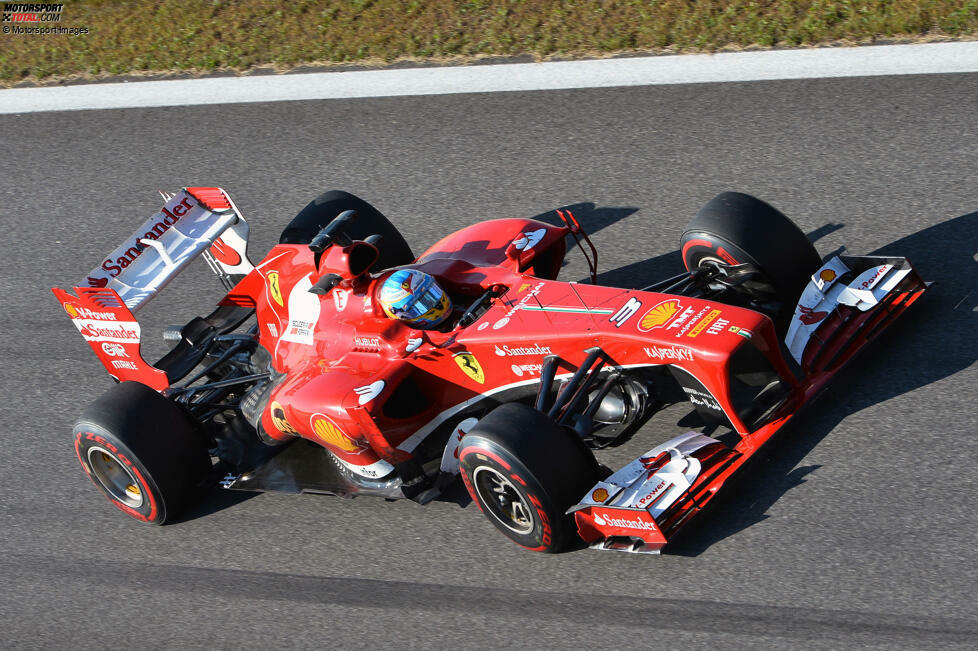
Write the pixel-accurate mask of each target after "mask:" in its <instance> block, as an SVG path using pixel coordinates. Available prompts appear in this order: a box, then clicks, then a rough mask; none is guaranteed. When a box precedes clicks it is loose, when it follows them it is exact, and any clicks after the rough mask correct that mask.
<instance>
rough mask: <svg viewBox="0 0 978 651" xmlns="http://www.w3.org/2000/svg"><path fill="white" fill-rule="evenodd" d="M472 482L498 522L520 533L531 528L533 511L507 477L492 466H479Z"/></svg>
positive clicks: (527, 531)
mask: <svg viewBox="0 0 978 651" xmlns="http://www.w3.org/2000/svg"><path fill="white" fill-rule="evenodd" d="M472 483H473V484H474V485H475V490H476V492H477V493H478V494H479V498H480V499H481V500H482V504H483V505H484V506H485V507H486V508H487V509H488V510H489V512H490V513H491V514H492V516H493V517H494V518H496V520H498V521H499V522H500V524H502V525H503V526H504V527H506V528H507V529H509V530H510V531H512V532H514V533H517V534H521V535H522V534H527V533H530V531H532V530H533V516H532V513H533V511H532V509H531V507H530V505H529V504H528V503H527V501H526V500H524V499H523V495H522V493H520V491H518V490H517V489H516V486H514V485H513V483H512V482H510V481H509V479H507V478H506V477H505V476H503V475H502V474H501V473H499V472H498V471H497V470H495V469H494V468H490V467H488V466H479V467H478V468H476V469H475V473H473V475H472Z"/></svg>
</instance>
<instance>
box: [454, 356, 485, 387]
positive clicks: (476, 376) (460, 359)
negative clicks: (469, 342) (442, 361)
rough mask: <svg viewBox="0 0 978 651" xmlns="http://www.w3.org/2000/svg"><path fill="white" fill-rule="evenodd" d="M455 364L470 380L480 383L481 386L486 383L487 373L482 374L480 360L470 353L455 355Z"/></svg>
mask: <svg viewBox="0 0 978 651" xmlns="http://www.w3.org/2000/svg"><path fill="white" fill-rule="evenodd" d="M455 363H456V364H458V367H459V368H460V369H462V371H463V372H464V373H465V374H466V375H468V376H469V377H470V378H472V379H473V380H475V381H476V382H478V383H479V384H485V383H486V376H485V373H483V372H482V367H481V366H480V365H479V360H477V359H476V358H475V355H473V354H472V353H470V352H467V351H466V352H463V353H455Z"/></svg>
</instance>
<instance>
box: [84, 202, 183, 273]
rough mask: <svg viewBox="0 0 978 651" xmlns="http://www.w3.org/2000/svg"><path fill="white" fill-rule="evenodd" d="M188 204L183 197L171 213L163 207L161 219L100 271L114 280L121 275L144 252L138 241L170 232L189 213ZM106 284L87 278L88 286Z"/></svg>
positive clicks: (107, 262) (143, 246)
mask: <svg viewBox="0 0 978 651" xmlns="http://www.w3.org/2000/svg"><path fill="white" fill-rule="evenodd" d="M190 202H191V198H190V197H184V199H183V201H181V202H180V203H178V204H176V205H175V206H174V207H173V210H172V211H171V210H170V209H168V208H167V207H166V206H164V207H163V210H162V211H161V213H160V214H162V215H163V217H162V219H160V221H158V222H156V223H154V224H153V225H152V226H150V229H149V230H148V231H147V232H146V233H144V234H143V235H142V237H140V236H137V237H136V241H135V242H134V243H133V245H132V246H130V247H129V248H128V249H126V250H125V251H124V252H123V253H122V255H120V256H119V257H118V258H116V259H115V260H113V259H112V258H106V259H105V260H104V261H103V262H102V265H101V267H102V270H103V271H106V272H108V274H109V276H111V277H112V278H115V277H116V276H118V275H119V274H120V273H122V270H123V269H125V268H126V267H128V266H129V265H131V264H132V263H133V262H135V261H136V258H138V257H139V256H141V255H142V254H143V251H145V250H146V248H147V245H145V244H143V243H142V242H140V241H139V240H142V239H149V240H158V239H159V238H160V237H161V236H162V235H163V233H165V232H167V231H168V230H170V227H171V226H173V225H174V224H176V223H177V222H178V221H180V218H181V217H183V216H184V215H186V214H187V213H188V212H190V210H191V209H192V208H193V204H191V203H190ZM107 283H108V279H106V278H92V277H91V276H89V278H88V284H89V285H91V286H92V287H105V285H106V284H107Z"/></svg>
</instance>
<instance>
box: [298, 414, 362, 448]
mask: <svg viewBox="0 0 978 651" xmlns="http://www.w3.org/2000/svg"><path fill="white" fill-rule="evenodd" d="M310 424H311V425H312V431H313V433H314V434H315V435H316V436H317V437H319V440H321V441H322V442H323V443H325V444H326V445H330V446H333V447H334V448H339V449H340V450H343V451H344V452H356V451H357V450H359V449H360V446H359V445H357V443H356V441H354V440H352V439H351V438H350V437H349V436H347V435H346V433H345V432H343V430H341V429H340V428H339V427H337V425H336V423H334V422H333V421H331V420H330V419H329V418H327V417H326V416H324V415H322V414H314V415H313V417H312V418H311V419H310Z"/></svg>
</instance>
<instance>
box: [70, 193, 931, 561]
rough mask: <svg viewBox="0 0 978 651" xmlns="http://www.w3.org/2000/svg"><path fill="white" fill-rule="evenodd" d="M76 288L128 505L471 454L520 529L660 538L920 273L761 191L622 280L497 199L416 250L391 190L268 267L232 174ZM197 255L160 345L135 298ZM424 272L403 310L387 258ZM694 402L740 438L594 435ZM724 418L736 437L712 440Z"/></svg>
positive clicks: (317, 203)
mask: <svg viewBox="0 0 978 651" xmlns="http://www.w3.org/2000/svg"><path fill="white" fill-rule="evenodd" d="M165 198H166V203H165V205H164V207H163V209H162V211H161V212H160V213H158V214H156V215H155V216H153V217H152V218H150V219H149V220H148V221H147V222H146V223H145V224H144V225H143V226H142V227H141V228H139V229H138V230H137V231H136V233H135V234H134V236H133V237H132V238H131V239H130V240H128V241H126V242H124V243H123V244H122V245H121V246H120V247H119V248H118V249H117V250H116V251H114V252H113V253H112V254H111V255H109V256H107V257H106V258H105V260H104V261H103V262H102V263H100V264H99V265H98V266H97V267H96V268H95V269H94V270H93V271H92V272H91V273H90V274H89V276H88V278H87V279H86V280H85V281H84V282H83V283H81V286H79V287H75V288H74V291H75V294H76V295H72V294H71V293H69V292H66V291H62V290H59V289H55V290H54V293H55V295H56V296H57V298H58V300H59V301H60V302H61V304H62V306H63V307H64V310H65V311H66V312H67V313H68V315H69V316H70V317H71V319H72V322H73V323H74V324H75V326H76V327H77V328H78V330H79V331H80V332H81V334H82V336H83V337H84V338H85V340H86V341H88V342H89V344H90V345H91V347H92V349H93V350H94V351H95V353H96V355H98V357H99V358H100V359H101V360H102V362H103V363H104V364H105V367H106V368H107V369H108V371H109V374H110V375H112V376H113V377H114V378H115V379H116V380H117V381H119V382H120V383H119V384H118V385H116V386H114V387H113V388H111V389H110V390H109V391H107V392H106V393H105V394H104V395H103V396H102V397H101V398H99V399H98V400H97V401H95V402H94V403H93V404H92V405H91V406H89V407H88V408H87V409H86V410H85V411H84V412H83V413H82V415H81V417H80V419H79V420H78V422H77V423H76V424H75V429H74V441H75V449H76V451H77V454H78V460H79V461H80V462H81V465H82V467H83V468H84V469H85V472H87V473H88V474H89V476H90V477H91V479H92V480H93V482H94V483H95V485H96V486H98V487H99V488H100V489H101V490H102V491H103V492H104V493H105V494H106V495H107V496H108V498H109V499H110V500H111V501H112V503H113V504H114V505H115V506H117V507H118V508H120V509H121V510H123V511H125V512H126V513H128V514H129V515H131V516H133V517H135V518H138V519H140V520H144V521H147V522H155V523H163V522H165V521H167V520H170V519H172V518H173V517H174V516H175V515H176V514H177V513H178V512H179V510H180V509H181V508H183V507H185V506H187V504H188V502H189V501H190V500H191V499H192V498H193V497H194V495H195V494H196V492H197V489H199V488H200V487H201V486H204V485H207V484H208V483H210V484H216V483H220V484H221V485H223V486H224V487H225V488H231V489H241V490H284V491H292V492H319V493H329V494H341V495H352V494H360V495H379V496H383V497H386V498H402V497H407V498H410V499H413V500H416V501H418V502H422V503H423V502H427V501H429V500H431V499H432V498H434V497H436V496H437V495H438V494H439V493H440V492H441V491H442V490H443V489H445V488H446V487H447V486H448V485H449V484H450V483H451V482H453V481H455V480H456V477H457V476H458V475H459V474H461V476H462V479H463V481H464V483H465V486H466V488H467V489H468V491H469V493H470V494H471V495H472V499H473V500H475V502H476V503H477V504H478V505H479V507H480V508H481V509H482V511H483V512H484V513H485V514H486V516H487V517H488V519H489V520H490V521H491V522H492V523H493V524H494V525H495V526H496V527H497V528H498V529H499V530H500V531H502V532H503V533H504V534H505V535H506V536H508V537H509V538H511V539H512V540H514V541H515V542H517V543H519V544H520V545H523V546H524V547H527V548H529V549H532V550H537V551H555V550H558V549H560V548H562V547H564V546H565V545H567V543H569V542H570V541H572V540H575V539H578V538H581V539H583V540H584V541H585V542H587V543H590V544H591V546H592V547H599V548H604V549H622V550H627V551H641V552H657V551H659V550H660V549H661V548H662V547H663V546H664V545H666V544H667V542H668V541H669V540H670V539H671V538H672V537H673V536H674V534H675V533H676V532H677V531H678V530H679V529H680V528H681V527H682V526H683V525H684V524H685V523H687V522H689V520H690V518H691V516H693V515H694V514H696V513H697V512H699V511H700V510H701V509H702V508H703V507H704V506H705V505H706V504H708V503H709V502H710V500H711V499H713V497H714V496H715V495H716V493H717V492H718V491H719V489H720V488H721V487H722V486H723V485H724V483H725V482H726V481H727V480H728V479H729V478H730V477H731V476H732V475H733V474H734V473H736V472H737V471H738V469H740V468H741V467H742V466H743V465H744V463H745V462H746V461H747V460H748V459H750V458H751V457H752V456H753V455H754V454H755V453H756V452H757V451H758V450H759V449H760V447H761V446H762V445H763V444H764V443H765V442H767V441H768V440H769V439H770V438H771V437H772V436H773V435H774V434H775V433H776V432H777V431H778V430H779V429H781V427H783V426H784V425H785V423H787V422H788V420H790V419H791V417H792V416H794V415H795V414H796V413H798V411H799V410H800V409H801V408H802V407H803V406H805V404H806V403H808V402H809V401H811V400H812V398H813V397H814V396H815V395H816V394H818V393H819V391H821V389H822V388H823V387H825V385H826V383H827V382H828V381H829V380H830V379H831V378H832V377H833V376H834V375H835V374H836V373H837V372H838V371H839V369H840V368H841V367H842V366H843V365H844V364H845V363H846V362H847V361H848V360H849V359H851V358H852V357H853V355H855V354H856V353H857V352H858V351H859V350H860V349H861V348H863V346H865V345H866V343H867V342H869V341H870V340H872V339H873V338H875V337H876V336H877V335H878V334H879V333H880V332H881V331H882V330H883V329H885V328H886V327H887V326H888V325H889V324H890V323H891V322H892V321H893V320H894V319H895V318H896V317H897V316H898V315H900V314H901V313H902V312H903V311H904V310H905V309H906V308H907V307H908V306H909V305H910V304H911V303H913V302H914V301H915V300H916V299H917V298H918V297H919V296H920V295H921V293H922V292H923V291H924V290H925V289H926V284H925V283H924V282H922V281H921V279H920V277H919V276H918V274H917V273H916V271H915V270H914V269H913V268H912V267H911V265H910V263H909V262H907V260H906V259H904V258H893V257H887V258H881V257H847V256H834V257H831V258H830V259H828V260H826V261H824V262H823V261H822V260H821V258H820V257H819V256H818V254H817V253H816V252H815V249H814V248H813V247H812V245H811V244H810V243H809V241H808V239H807V238H806V237H805V235H804V234H803V233H802V232H801V231H800V230H799V229H798V228H797V227H796V226H795V225H794V224H792V223H791V222H790V221H789V220H788V219H787V218H786V217H785V216H784V215H782V214H781V213H780V212H778V211H777V210H775V209H774V208H772V207H771V206H769V205H767V204H766V203H764V202H762V201H760V200H758V199H755V198H753V197H750V196H747V195H744V194H738V193H724V194H721V195H719V196H717V197H716V198H714V199H713V200H711V201H710V202H709V203H708V204H707V205H706V206H705V207H704V208H703V209H702V210H701V211H700V212H699V213H698V214H697V215H696V217H695V218H694V219H693V221H692V222H691V224H690V225H689V227H688V229H687V230H686V232H685V233H684V234H683V235H682V238H681V250H682V258H683V261H684V263H685V266H686V271H684V272H683V273H680V274H678V275H676V276H675V277H672V278H668V279H666V280H663V281H661V282H658V283H656V284H654V285H652V286H649V287H643V288H636V289H623V288H618V287H602V286H598V285H596V284H578V283H573V282H564V281H559V280H557V272H558V270H559V268H560V266H561V263H562V260H563V258H564V254H565V246H566V242H567V241H568V240H572V241H576V243H577V245H578V246H580V247H581V250H582V251H583V252H584V255H585V257H586V258H587V260H588V263H589V266H590V269H591V276H592V281H593V280H594V279H595V276H596V271H595V270H596V258H597V255H596V252H595V250H594V247H593V246H592V245H591V242H590V240H589V239H588V237H587V235H586V234H585V233H584V232H583V230H582V228H581V226H580V224H579V223H578V221H577V220H576V219H575V217H574V216H573V215H572V214H571V213H570V212H568V211H557V212H558V214H559V216H560V217H561V219H562V220H563V225H562V226H554V225H551V224H547V223H543V222H539V221H534V220H530V219H499V220H493V221H486V222H482V223H479V224H474V225H472V226H469V227H466V228H463V229H462V230H460V231H458V232H456V233H453V234H451V235H449V236H447V237H445V238H444V239H442V240H441V241H439V242H437V243H435V244H434V245H433V246H432V247H431V248H429V249H428V250H427V251H425V252H424V253H423V254H421V255H420V256H418V257H415V255H414V254H413V253H412V252H411V250H410V248H409V247H408V245H407V243H406V242H405V240H404V238H403V237H402V236H401V235H400V234H399V233H398V231H397V230H396V229H395V228H394V226H392V224H391V223H390V222H389V221H388V220H387V219H386V218H385V217H384V216H383V215H381V213H379V212H378V211H377V210H376V209H375V208H373V207H372V206H370V205H369V204H367V203H366V202H364V201H363V200H361V199H359V198H357V197H355V196H353V195H350V194H347V193H345V192H339V191H331V192H327V193H326V194H323V195H322V196H320V197H318V198H317V199H316V200H314V201H313V202H311V203H310V204H309V205H308V206H306V208H304V209H303V210H302V211H301V212H300V213H299V214H298V216H296V217H295V219H293V220H292V222H291V223H290V224H289V225H288V226H287V227H286V229H285V230H284V232H283V233H282V236H281V238H280V242H281V244H279V245H277V246H275V247H274V248H272V250H271V251H269V253H268V254H267V255H266V256H265V257H264V258H263V259H262V260H261V262H260V263H259V264H257V265H254V264H253V263H252V262H251V261H250V260H249V257H248V253H247V250H246V249H247V238H248V225H247V223H246V222H245V221H244V219H243V218H242V217H241V215H240V213H239V211H238V210H237V208H236V207H235V206H234V204H233V203H232V202H231V199H230V198H229V197H228V195H227V194H226V193H225V192H224V191H223V190H221V189H219V188H186V189H184V190H182V191H180V192H179V193H177V194H176V195H173V196H166V197H165ZM198 255H201V256H203V257H204V258H205V260H206V261H207V262H208V264H209V266H210V267H211V269H212V270H213V271H214V272H215V274H216V275H217V276H218V277H219V279H220V280H221V281H222V282H223V283H224V285H225V286H226V288H227V294H226V296H225V297H224V298H223V299H222V300H221V301H220V303H219V306H218V307H217V308H216V309H215V310H214V311H213V313H211V314H210V315H209V316H206V317H197V318H194V319H193V320H191V321H190V322H189V323H187V324H186V325H184V326H182V327H169V328H167V329H166V330H165V332H164V338H165V339H167V340H168V341H169V342H170V343H171V345H172V348H171V350H170V352H169V353H168V354H166V355H165V356H164V357H163V358H162V359H160V360H159V361H157V362H156V363H155V364H150V363H148V362H147V361H145V360H144V359H143V357H142V355H141V354H140V341H141V337H142V333H141V331H140V326H139V323H138V322H137V321H136V319H135V317H134V316H133V313H134V312H136V311H137V310H138V309H139V308H140V307H141V306H143V305H144V304H145V303H146V301H148V300H149V299H150V298H152V297H153V296H154V295H155V294H156V293H157V292H158V291H159V290H160V289H162V288H163V286H164V285H165V284H166V283H167V281H168V280H169V279H170V278H172V277H173V276H174V275H175V274H176V273H178V272H179V271H180V270H181V269H182V268H183V267H185V266H186V265H187V264H188V262H190V261H191V260H192V259H194V258H195V257H197V256H198ZM399 269H416V270H421V271H424V272H426V273H427V274H430V276H432V277H433V278H435V279H437V281H438V283H439V284H440V286H441V287H442V288H444V290H445V291H446V292H447V294H448V296H450V298H451V304H452V306H453V309H454V311H453V312H452V313H451V316H450V318H448V319H447V320H446V321H445V322H444V323H443V324H442V325H441V326H440V327H438V328H434V329H417V328H415V327H412V326H411V325H408V324H406V323H405V322H403V321H398V320H395V319H392V318H390V317H389V316H388V315H387V313H385V312H384V311H383V310H382V309H381V307H380V306H379V305H378V296H377V293H378V288H379V287H380V285H381V283H382V282H383V281H384V280H385V279H386V278H387V277H389V276H390V275H391V274H392V273H394V270H399ZM664 391H672V392H673V393H675V394H678V395H682V394H685V396H686V397H687V398H688V400H689V402H690V403H691V404H692V405H693V407H694V408H695V410H696V411H697V412H698V413H699V415H700V416H701V417H702V419H703V420H704V421H706V422H707V423H715V424H718V425H723V426H725V427H727V428H729V429H730V430H731V431H732V434H731V435H730V436H727V437H726V438H727V439H728V440H729V439H730V438H731V437H732V438H733V440H730V443H729V444H728V443H726V442H724V441H721V440H720V439H719V438H713V437H710V436H706V435H704V434H701V433H696V432H690V433H688V434H684V435H682V436H679V437H677V438H674V439H672V440H670V441H667V442H665V443H663V444H661V445H658V446H656V447H654V448H653V449H651V450H649V451H648V452H647V453H646V454H644V455H642V456H641V457H639V458H638V459H635V460H634V461H632V462H631V463H629V464H628V465H626V466H625V467H624V468H621V469H620V470H618V471H617V472H613V473H612V472H611V471H610V470H608V469H607V468H605V467H604V466H602V465H601V464H599V463H598V462H597V461H596V460H595V456H594V454H593V452H592V450H593V449H595V448H600V447H604V446H607V445H610V444H615V443H616V442H619V441H621V440H623V439H625V438H627V437H629V436H631V435H632V434H633V433H634V431H635V430H636V429H637V428H638V427H639V426H640V425H641V424H642V423H643V422H644V421H645V420H646V419H647V418H648V417H649V416H650V415H651V414H652V413H653V412H654V411H655V410H656V409H657V408H659V407H660V406H661V405H662V404H663V403H664V400H663V399H662V396H663V395H664V393H663V392H664ZM721 438H723V437H721Z"/></svg>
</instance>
